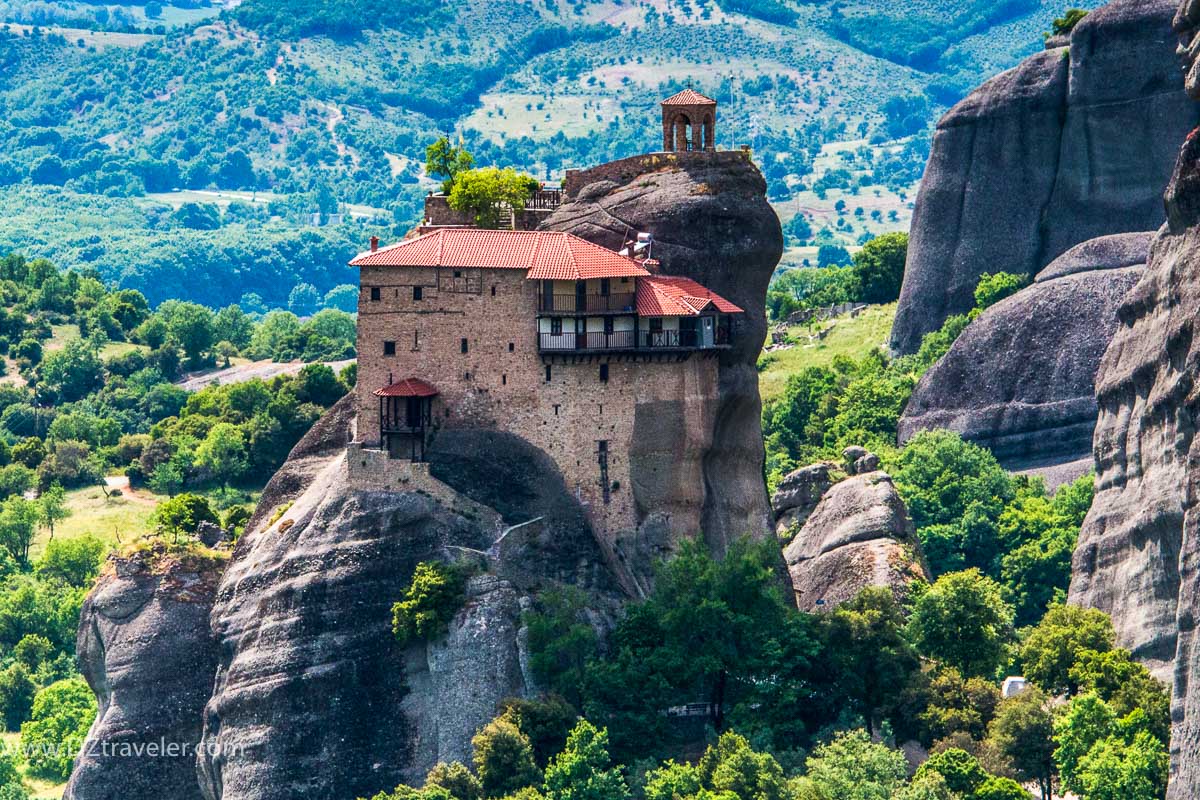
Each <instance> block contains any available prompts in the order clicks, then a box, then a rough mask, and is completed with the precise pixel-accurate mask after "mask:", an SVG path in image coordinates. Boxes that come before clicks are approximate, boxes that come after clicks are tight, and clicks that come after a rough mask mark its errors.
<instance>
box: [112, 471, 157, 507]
mask: <svg viewBox="0 0 1200 800" xmlns="http://www.w3.org/2000/svg"><path fill="white" fill-rule="evenodd" d="M104 486H105V488H106V489H108V493H109V494H110V495H111V494H112V493H113V492H120V493H121V497H123V498H125V499H126V500H131V501H132V502H134V503H141V504H142V505H150V506H156V505H158V501H157V500H155V499H154V498H153V497H150V496H147V495H145V494H143V493H141V492H139V491H138V490H137V489H134V488H133V487H132V486H130V485H129V478H127V477H126V476H124V475H108V476H106V477H105V478H104Z"/></svg>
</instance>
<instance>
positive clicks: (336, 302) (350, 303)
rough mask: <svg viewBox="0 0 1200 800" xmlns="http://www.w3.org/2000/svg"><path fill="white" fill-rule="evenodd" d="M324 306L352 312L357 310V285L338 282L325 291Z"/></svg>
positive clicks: (348, 312)
mask: <svg viewBox="0 0 1200 800" xmlns="http://www.w3.org/2000/svg"><path fill="white" fill-rule="evenodd" d="M324 305H325V308H332V309H336V310H338V311H344V312H346V313H347V314H353V313H354V312H356V311H358V287H357V286H353V285H351V284H349V283H343V284H339V285H338V286H335V287H333V288H332V289H330V290H329V291H328V292H326V293H325V300H324Z"/></svg>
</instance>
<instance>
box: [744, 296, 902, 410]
mask: <svg viewBox="0 0 1200 800" xmlns="http://www.w3.org/2000/svg"><path fill="white" fill-rule="evenodd" d="M895 317H896V304H895V303H891V304H889V305H886V306H871V307H869V308H868V309H867V310H866V311H864V312H862V313H861V314H860V315H859V316H857V317H853V318H851V317H850V316H849V315H846V316H842V317H838V318H836V319H832V320H829V321H827V322H824V323H821V324H820V325H818V326H816V327H815V328H813V329H812V330H811V331H810V330H809V329H808V328H805V327H803V326H794V327H792V328H789V329H788V335H789V337H790V339H791V340H792V342H793V345H792V346H791V347H789V348H788V349H786V350H772V351H771V352H769V353H763V355H762V357H761V358H760V359H759V362H758V365H759V375H758V389H759V392H761V394H762V398H763V402H764V403H767V402H769V401H771V400H774V399H776V398H777V397H780V396H781V395H782V394H783V390H784V388H785V387H786V385H787V380H788V378H789V377H791V376H792V375H796V374H798V373H799V372H801V371H803V370H804V369H805V368H807V367H828V366H830V365H831V364H832V363H833V360H834V359H835V358H838V357H845V358H850V359H853V360H855V361H858V360H861V359H862V358H863V357H864V356H866V355H867V354H868V353H870V352H871V351H872V350H878V349H879V348H880V347H883V346H884V345H885V344H886V343H887V338H888V333H889V332H890V331H891V330H892V320H893V319H895ZM825 330H827V331H828V333H827V334H826V335H825V338H824V339H821V338H818V335H819V333H820V332H822V331H825Z"/></svg>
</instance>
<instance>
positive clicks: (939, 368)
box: [899, 234, 1151, 479]
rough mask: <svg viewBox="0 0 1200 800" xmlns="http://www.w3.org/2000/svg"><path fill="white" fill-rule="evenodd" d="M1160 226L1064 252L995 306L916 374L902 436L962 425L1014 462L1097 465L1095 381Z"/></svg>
mask: <svg viewBox="0 0 1200 800" xmlns="http://www.w3.org/2000/svg"><path fill="white" fill-rule="evenodd" d="M1150 236H1151V234H1125V235H1118V236H1109V237H1104V238H1101V239H1095V240H1092V241H1089V242H1085V243H1084V244H1081V245H1078V246H1077V247H1075V248H1073V249H1071V250H1069V251H1068V252H1066V253H1064V254H1063V255H1062V256H1061V257H1059V258H1058V259H1056V260H1055V261H1054V262H1053V263H1052V264H1050V266H1048V267H1047V268H1046V269H1045V270H1043V271H1042V272H1041V273H1039V275H1038V276H1037V280H1036V281H1035V282H1034V284H1033V285H1032V286H1029V287H1027V288H1025V289H1023V290H1022V291H1020V292H1018V293H1017V294H1015V295H1013V296H1012V297H1009V298H1007V299H1005V300H1002V301H1001V302H999V303H997V304H996V305H994V306H992V307H991V308H989V309H988V310H987V311H985V312H984V313H983V314H981V315H980V316H979V318H978V319H976V320H975V321H974V322H972V323H971V324H970V325H969V326H967V329H966V330H965V331H963V333H962V334H961V335H960V336H959V337H958V340H957V341H956V342H955V343H954V345H953V346H952V347H951V348H950V351H949V352H948V353H947V354H946V355H945V356H944V357H943V358H942V359H941V360H940V361H938V363H937V364H935V365H934V366H933V367H932V368H930V369H929V371H928V372H926V373H925V375H924V377H923V378H922V379H921V381H920V383H918V384H917V388H916V390H915V391H914V392H913V396H912V398H911V399H910V400H909V403H908V406H907V408H905V411H904V415H903V416H902V418H901V420H900V427H899V432H900V440H901V442H905V441H907V440H908V439H910V438H912V436H913V435H914V434H916V433H917V432H918V431H922V430H934V429H939V428H944V429H948V430H952V431H955V432H957V433H959V434H961V435H962V436H963V438H965V439H969V440H971V441H974V442H978V443H979V444H982V445H984V446H986V447H988V448H989V449H991V450H992V452H993V453H995V454H996V456H997V457H998V458H999V459H1000V461H1001V463H1003V464H1004V465H1005V466H1006V467H1008V468H1010V469H1023V468H1027V467H1030V466H1034V467H1038V468H1045V467H1048V466H1057V465H1062V464H1066V463H1069V462H1079V466H1078V469H1076V470H1074V471H1073V473H1072V474H1064V475H1063V476H1062V477H1063V478H1065V479H1073V478H1075V477H1078V476H1079V475H1082V474H1085V473H1086V472H1088V471H1089V470H1090V469H1091V465H1090V460H1091V449H1092V433H1093V431H1094V429H1095V425H1096V416H1097V413H1098V409H1097V405H1096V399H1095V392H1094V384H1095V375H1096V370H1097V369H1098V368H1099V366H1100V359H1101V357H1102V356H1103V355H1104V351H1105V349H1106V348H1107V347H1108V343H1109V341H1110V340H1111V339H1112V336H1113V333H1114V332H1115V331H1116V329H1117V307H1118V305H1119V304H1120V301H1121V298H1122V297H1123V296H1124V294H1125V293H1126V292H1127V291H1128V290H1129V289H1130V288H1131V287H1132V286H1133V285H1134V284H1135V283H1136V282H1137V280H1138V278H1139V277H1140V276H1141V275H1142V273H1143V272H1144V269H1145V267H1144V264H1145V261H1146V259H1147V256H1148V248H1149V240H1150Z"/></svg>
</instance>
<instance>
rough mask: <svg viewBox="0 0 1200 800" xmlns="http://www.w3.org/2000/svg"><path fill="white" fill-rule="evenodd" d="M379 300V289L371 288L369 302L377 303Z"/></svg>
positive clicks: (376, 287)
mask: <svg viewBox="0 0 1200 800" xmlns="http://www.w3.org/2000/svg"><path fill="white" fill-rule="evenodd" d="M379 298H380V294H379V287H378V286H372V287H371V302H373V303H377V302H379Z"/></svg>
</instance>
